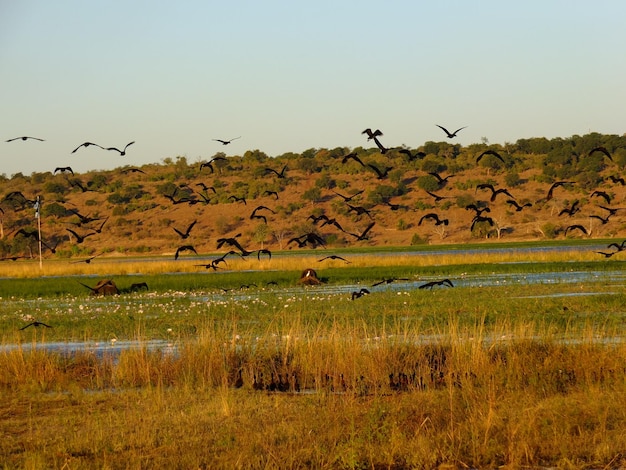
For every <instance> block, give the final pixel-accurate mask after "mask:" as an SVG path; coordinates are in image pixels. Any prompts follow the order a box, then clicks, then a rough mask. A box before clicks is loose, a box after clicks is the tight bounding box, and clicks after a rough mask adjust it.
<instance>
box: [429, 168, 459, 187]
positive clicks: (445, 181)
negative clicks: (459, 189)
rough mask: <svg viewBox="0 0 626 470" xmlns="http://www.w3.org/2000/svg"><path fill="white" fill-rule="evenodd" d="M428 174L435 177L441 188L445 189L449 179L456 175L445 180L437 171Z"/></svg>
mask: <svg viewBox="0 0 626 470" xmlns="http://www.w3.org/2000/svg"><path fill="white" fill-rule="evenodd" d="M428 174H429V175H431V176H434V177H435V179H436V180H437V183H439V187H440V188H441V187H443V185H445V184H446V183H447V182H448V179H449V178H452V177H453V176H454V175H448V176H446V177H445V178H442V177H441V175H439V173H437V172H435V171H430V172H429V173H428Z"/></svg>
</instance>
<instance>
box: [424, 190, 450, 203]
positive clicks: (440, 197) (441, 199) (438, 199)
mask: <svg viewBox="0 0 626 470" xmlns="http://www.w3.org/2000/svg"><path fill="white" fill-rule="evenodd" d="M426 193H427V194H428V195H429V196H432V197H433V198H434V199H435V202H441V201H443V200H444V199H449V197H448V196H439V195H438V194H435V193H431V192H430V191H426Z"/></svg>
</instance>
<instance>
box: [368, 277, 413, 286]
mask: <svg viewBox="0 0 626 470" xmlns="http://www.w3.org/2000/svg"><path fill="white" fill-rule="evenodd" d="M396 281H410V279H408V278H406V277H390V278H384V279H382V280H381V281H378V282H375V283H374V284H372V287H376V286H380V285H382V284H391V283H392V282H396Z"/></svg>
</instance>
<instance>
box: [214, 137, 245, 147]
mask: <svg viewBox="0 0 626 470" xmlns="http://www.w3.org/2000/svg"><path fill="white" fill-rule="evenodd" d="M237 139H241V136H239V137H233V138H232V139H230V140H222V139H213V140H214V141H216V142H220V143H221V144H222V145H228V144H230V143H231V142H232V141H233V140H237Z"/></svg>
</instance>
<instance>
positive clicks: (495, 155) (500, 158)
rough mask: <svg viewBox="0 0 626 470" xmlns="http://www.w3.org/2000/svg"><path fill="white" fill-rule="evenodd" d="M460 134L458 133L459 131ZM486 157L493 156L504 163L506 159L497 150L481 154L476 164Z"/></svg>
mask: <svg viewBox="0 0 626 470" xmlns="http://www.w3.org/2000/svg"><path fill="white" fill-rule="evenodd" d="M457 132H458V131H457ZM485 155H493V156H494V157H496V158H497V159H498V160H500V161H501V162H502V163H505V162H504V158H502V155H500V154H499V153H498V152H496V151H495V150H485V151H484V152H483V153H481V154H480V155H478V157H477V158H476V163H478V162H479V161H480V160H481V159H482V158H483V157H484V156H485Z"/></svg>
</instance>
